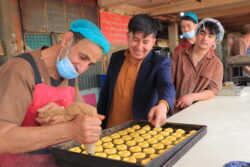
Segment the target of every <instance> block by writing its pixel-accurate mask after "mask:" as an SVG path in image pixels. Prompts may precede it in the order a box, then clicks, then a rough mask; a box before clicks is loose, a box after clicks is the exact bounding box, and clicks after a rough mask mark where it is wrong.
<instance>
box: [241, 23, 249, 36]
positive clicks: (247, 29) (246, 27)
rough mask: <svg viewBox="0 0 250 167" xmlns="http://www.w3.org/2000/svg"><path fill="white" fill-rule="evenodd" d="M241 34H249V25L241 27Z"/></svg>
mask: <svg viewBox="0 0 250 167" xmlns="http://www.w3.org/2000/svg"><path fill="white" fill-rule="evenodd" d="M241 34H242V35H246V34H250V24H246V25H244V26H243V28H242V30H241Z"/></svg>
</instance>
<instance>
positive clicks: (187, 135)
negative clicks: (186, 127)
mask: <svg viewBox="0 0 250 167" xmlns="http://www.w3.org/2000/svg"><path fill="white" fill-rule="evenodd" d="M192 135H193V134H191V133H189V134H186V136H185V137H187V138H188V137H189V136H192Z"/></svg>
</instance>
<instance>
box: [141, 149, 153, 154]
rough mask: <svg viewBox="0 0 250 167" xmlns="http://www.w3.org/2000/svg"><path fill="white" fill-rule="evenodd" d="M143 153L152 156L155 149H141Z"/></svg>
mask: <svg viewBox="0 0 250 167" xmlns="http://www.w3.org/2000/svg"><path fill="white" fill-rule="evenodd" d="M143 152H144V153H145V154H147V155H150V154H154V153H155V149H153V148H145V149H143Z"/></svg>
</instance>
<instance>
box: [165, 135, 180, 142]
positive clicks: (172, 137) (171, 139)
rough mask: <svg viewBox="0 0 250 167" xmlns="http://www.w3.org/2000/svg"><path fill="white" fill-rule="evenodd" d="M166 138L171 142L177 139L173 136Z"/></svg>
mask: <svg viewBox="0 0 250 167" xmlns="http://www.w3.org/2000/svg"><path fill="white" fill-rule="evenodd" d="M166 139H168V140H170V141H172V142H174V141H176V140H177V138H176V137H175V136H168V137H166Z"/></svg>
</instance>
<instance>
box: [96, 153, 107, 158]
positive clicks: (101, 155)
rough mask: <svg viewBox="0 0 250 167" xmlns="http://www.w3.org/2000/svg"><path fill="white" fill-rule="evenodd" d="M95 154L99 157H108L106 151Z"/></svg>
mask: <svg viewBox="0 0 250 167" xmlns="http://www.w3.org/2000/svg"><path fill="white" fill-rule="evenodd" d="M94 155H95V156H97V157H102V158H106V157H107V154H106V153H95V154H94Z"/></svg>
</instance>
